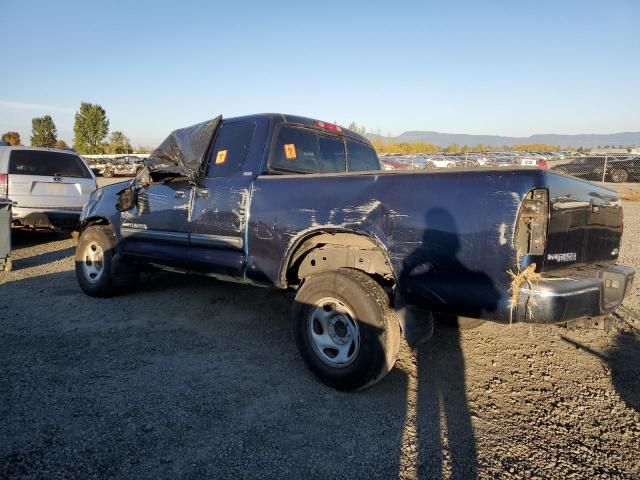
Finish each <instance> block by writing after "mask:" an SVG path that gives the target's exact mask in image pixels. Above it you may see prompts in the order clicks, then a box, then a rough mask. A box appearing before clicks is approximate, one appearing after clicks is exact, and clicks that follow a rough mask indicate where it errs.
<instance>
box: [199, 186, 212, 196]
mask: <svg viewBox="0 0 640 480" xmlns="http://www.w3.org/2000/svg"><path fill="white" fill-rule="evenodd" d="M208 197H209V190H207V189H206V188H203V189H201V190H198V198H208Z"/></svg>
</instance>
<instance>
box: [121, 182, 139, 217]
mask: <svg viewBox="0 0 640 480" xmlns="http://www.w3.org/2000/svg"><path fill="white" fill-rule="evenodd" d="M137 202H138V193H137V192H136V191H135V189H134V188H133V187H127V188H125V189H124V190H122V191H121V192H120V193H119V194H118V202H117V203H116V210H118V211H119V212H127V211H129V210H131V209H132V208H133V207H135V206H136V203H137Z"/></svg>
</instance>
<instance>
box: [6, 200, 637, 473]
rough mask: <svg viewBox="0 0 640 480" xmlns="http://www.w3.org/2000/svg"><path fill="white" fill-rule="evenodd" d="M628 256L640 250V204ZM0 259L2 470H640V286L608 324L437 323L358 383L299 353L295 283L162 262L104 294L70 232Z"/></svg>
mask: <svg viewBox="0 0 640 480" xmlns="http://www.w3.org/2000/svg"><path fill="white" fill-rule="evenodd" d="M625 219H626V224H625V241H624V246H623V250H622V257H621V261H622V262H623V263H627V264H631V265H634V266H635V267H636V268H637V269H638V268H640V203H628V204H626V205H625ZM14 243H15V245H14V246H15V251H14V258H15V260H14V268H15V271H13V272H11V273H5V274H0V478H21V477H27V478H63V477H64V478H70V477H73V478H83V479H84V478H114V477H117V478H190V479H191V478H221V477H224V478H229V477H231V478H338V477H341V478H385V479H386V478H414V477H428V478H441V477H445V478H449V477H457V478H473V477H474V476H479V477H483V478H495V477H498V476H499V477H502V478H510V477H514V478H563V479H564V478H590V479H593V478H638V477H639V476H640V342H639V336H638V335H639V331H638V327H640V313H639V311H640V302H639V296H638V291H639V288H638V286H636V287H635V291H634V292H633V295H632V297H631V298H630V299H628V300H627V301H626V302H625V307H624V308H622V309H621V310H620V318H618V319H616V320H615V325H614V328H613V330H612V331H611V332H609V333H604V332H601V331H597V330H566V329H561V328H558V327H547V328H530V327H528V326H526V325H514V326H513V327H508V326H506V327H505V326H497V325H490V324H489V325H485V326H483V327H481V328H479V329H477V330H473V331H467V332H463V333H461V334H459V333H457V332H456V331H453V330H450V329H440V330H439V331H437V333H436V336H435V338H434V340H433V341H432V342H430V343H429V344H428V345H426V346H424V347H423V348H422V349H421V350H420V351H419V352H417V353H414V352H411V351H410V350H408V349H406V348H404V349H403V350H402V352H401V357H400V360H399V361H398V364H397V366H396V369H395V370H394V371H393V372H392V373H391V374H390V375H389V376H388V377H387V378H386V379H385V380H384V381H383V382H382V383H380V384H379V385H377V386H376V387H374V388H372V389H370V390H367V391H365V392H362V393H357V394H344V393H338V392H335V391H333V390H330V389H328V388H326V387H324V386H323V385H321V384H320V383H318V382H317V381H315V380H314V379H313V378H312V377H311V375H310V374H309V373H308V371H307V370H306V369H305V368H304V366H303V365H302V362H301V360H300V358H299V357H298V354H297V351H296V349H295V345H294V343H293V341H292V335H291V328H290V319H289V309H290V305H291V298H290V297H289V296H287V295H285V294H280V293H278V292H274V291H270V290H267V289H256V288H250V287H244V286H238V285H231V284H225V283H220V282H216V281H213V280H208V279H203V278H190V277H185V276H179V275H173V274H157V275H154V276H152V277H150V278H147V279H146V281H145V282H144V283H143V284H142V286H141V288H140V289H139V290H138V291H136V292H132V293H131V294H129V295H126V296H123V297H119V298H113V299H106V300H97V299H92V298H88V297H86V296H84V295H83V294H82V293H81V292H80V290H79V288H78V286H77V284H76V281H75V277H74V272H73V260H72V253H73V249H74V244H75V241H74V240H73V239H72V238H70V237H69V236H65V235H60V234H47V233H37V234H28V233H23V234H15V235H14Z"/></svg>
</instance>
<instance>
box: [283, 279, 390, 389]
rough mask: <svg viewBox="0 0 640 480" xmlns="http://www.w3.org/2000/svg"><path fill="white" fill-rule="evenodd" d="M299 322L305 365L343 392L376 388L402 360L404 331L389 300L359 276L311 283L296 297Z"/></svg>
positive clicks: (297, 336) (298, 336)
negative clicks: (402, 336)
mask: <svg viewBox="0 0 640 480" xmlns="http://www.w3.org/2000/svg"><path fill="white" fill-rule="evenodd" d="M293 322H294V334H295V339H296V344H297V346H298V350H299V351H300V354H301V356H302V358H303V359H304V361H305V363H306V364H307V366H308V367H309V369H310V370H311V371H312V372H313V373H314V374H315V375H316V376H317V377H318V379H320V381H322V382H323V383H324V384H325V385H328V386H329V387H332V388H335V389H337V390H344V391H352V390H362V389H364V388H367V387H370V386H371V385H373V384H375V383H376V382H379V381H380V380H381V379H382V378H383V377H384V376H385V375H386V374H387V373H389V371H390V370H391V369H392V368H393V365H394V364H395V362H396V359H397V357H398V352H399V350H400V326H399V324H398V320H397V318H396V316H395V315H394V314H393V312H392V310H391V307H390V305H389V297H388V295H387V294H386V292H385V291H384V290H383V288H382V287H381V286H380V285H379V284H378V283H377V282H376V281H374V280H373V279H372V278H371V277H370V276H368V275H366V274H365V273H363V272H361V271H359V270H352V269H347V268H341V269H339V270H337V271H332V272H323V273H319V274H317V275H314V276H312V277H309V278H307V279H306V280H305V282H304V284H303V285H302V287H301V288H300V290H298V293H297V295H296V300H295V303H294V306H293ZM323 322H324V323H323ZM334 347H337V348H334Z"/></svg>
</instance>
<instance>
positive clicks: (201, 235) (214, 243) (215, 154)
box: [190, 120, 261, 278]
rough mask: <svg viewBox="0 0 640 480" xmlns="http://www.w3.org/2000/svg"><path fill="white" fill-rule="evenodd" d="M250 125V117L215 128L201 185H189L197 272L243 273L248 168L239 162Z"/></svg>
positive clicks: (247, 147)
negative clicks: (192, 195)
mask: <svg viewBox="0 0 640 480" xmlns="http://www.w3.org/2000/svg"><path fill="white" fill-rule="evenodd" d="M255 130H256V124H255V123H254V122H249V121H241V120H239V121H232V122H229V121H224V122H223V123H222V125H221V126H220V128H219V129H218V132H217V133H216V138H215V140H214V144H213V149H212V150H211V152H210V154H209V159H208V164H207V171H206V175H205V179H204V180H203V182H202V186H201V187H197V188H195V189H194V198H193V202H192V210H191V234H190V243H191V265H192V268H193V269H195V270H197V271H199V272H201V273H210V274H217V275H223V276H227V277H233V278H241V277H242V275H243V271H244V262H245V259H246V248H247V245H246V237H245V230H246V224H247V217H248V209H249V200H250V195H251V185H252V181H253V176H252V175H253V172H245V171H244V169H243V167H244V165H245V162H246V160H247V156H248V155H249V153H250V149H251V147H252V139H253V138H254V133H255ZM255 148H256V150H257V145H256V146H255ZM256 153H257V152H256ZM260 153H261V151H260ZM252 154H253V153H252Z"/></svg>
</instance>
